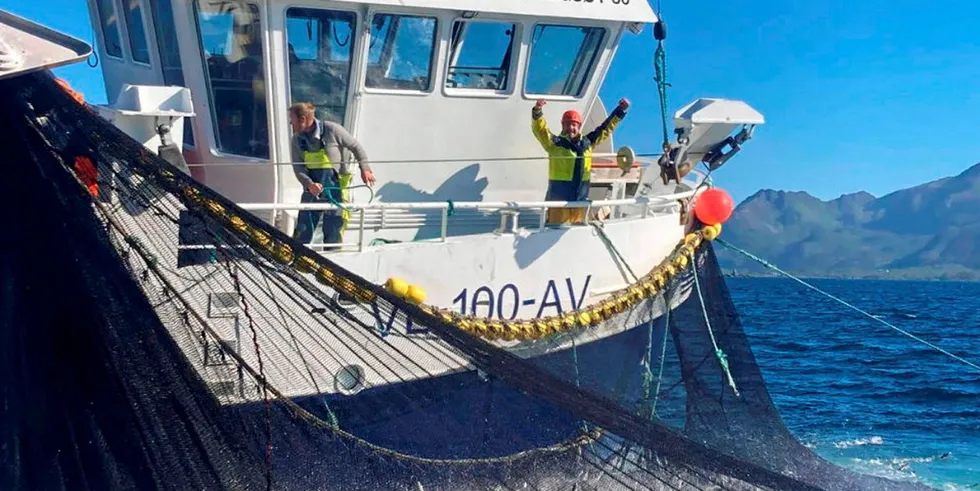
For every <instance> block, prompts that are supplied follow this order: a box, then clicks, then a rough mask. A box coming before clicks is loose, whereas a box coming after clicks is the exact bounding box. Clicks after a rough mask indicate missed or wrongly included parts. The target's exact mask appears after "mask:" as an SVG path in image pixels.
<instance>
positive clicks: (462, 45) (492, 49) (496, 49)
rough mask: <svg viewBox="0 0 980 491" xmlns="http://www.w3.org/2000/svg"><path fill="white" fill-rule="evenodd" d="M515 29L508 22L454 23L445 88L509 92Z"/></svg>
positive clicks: (513, 25)
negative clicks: (507, 90)
mask: <svg viewBox="0 0 980 491" xmlns="http://www.w3.org/2000/svg"><path fill="white" fill-rule="evenodd" d="M516 27H517V26H516V25H515V24H513V23H505V22H483V21H471V20H458V21H456V22H455V23H453V30H452V36H451V37H450V44H449V68H448V70H447V73H446V87H449V88H459V89H483V90H496V91H501V90H506V89H507V81H508V79H509V76H510V66H511V54H512V53H513V50H514V39H515V36H514V32H515V31H516Z"/></svg>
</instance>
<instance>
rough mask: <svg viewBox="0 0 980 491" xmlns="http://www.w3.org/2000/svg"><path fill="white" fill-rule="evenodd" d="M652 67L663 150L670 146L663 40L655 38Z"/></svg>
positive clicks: (665, 57) (667, 85) (665, 56)
mask: <svg viewBox="0 0 980 491" xmlns="http://www.w3.org/2000/svg"><path fill="white" fill-rule="evenodd" d="M653 68H654V70H656V75H655V76H654V78H653V79H654V80H655V81H656V82H657V93H658V94H659V96H660V123H661V125H662V128H663V132H664V134H663V137H664V144H663V148H664V151H665V152H666V151H668V150H669V148H670V136H669V135H668V133H667V87H669V86H670V84H669V83H667V52H666V51H665V50H664V41H663V40H662V39H660V40H657V51H655V52H654V54H653Z"/></svg>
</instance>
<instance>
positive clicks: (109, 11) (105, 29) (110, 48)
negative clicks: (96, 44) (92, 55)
mask: <svg viewBox="0 0 980 491" xmlns="http://www.w3.org/2000/svg"><path fill="white" fill-rule="evenodd" d="M95 6H96V8H97V9H98V10H99V24H101V25H102V39H103V42H104V43H105V54H107V55H109V56H113V57H116V58H122V42H121V41H120V40H119V17H118V16H117V15H116V6H115V5H114V2H113V0H95Z"/></svg>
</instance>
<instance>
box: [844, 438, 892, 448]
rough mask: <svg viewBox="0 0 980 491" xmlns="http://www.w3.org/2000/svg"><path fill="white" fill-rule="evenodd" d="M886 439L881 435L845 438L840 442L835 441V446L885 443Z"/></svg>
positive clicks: (848, 446) (849, 446) (861, 445)
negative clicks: (853, 438) (852, 438)
mask: <svg viewBox="0 0 980 491" xmlns="http://www.w3.org/2000/svg"><path fill="white" fill-rule="evenodd" d="M884 444H885V440H884V439H883V438H882V437H880V436H872V437H868V438H858V439H857V440H844V441H840V442H834V447H835V448H851V447H863V446H865V445H884Z"/></svg>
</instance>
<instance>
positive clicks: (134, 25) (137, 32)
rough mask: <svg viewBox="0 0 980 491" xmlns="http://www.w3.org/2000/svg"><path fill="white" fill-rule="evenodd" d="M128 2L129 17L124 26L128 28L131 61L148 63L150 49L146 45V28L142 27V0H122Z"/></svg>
mask: <svg viewBox="0 0 980 491" xmlns="http://www.w3.org/2000/svg"><path fill="white" fill-rule="evenodd" d="M123 2H125V3H124V4H128V7H129V17H128V18H127V19H126V21H127V22H126V26H127V27H128V28H129V51H130V54H132V55H133V61H137V62H140V63H146V64H147V65H149V64H150V49H149V48H148V47H147V46H146V30H145V29H144V27H143V2H142V0H123Z"/></svg>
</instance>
